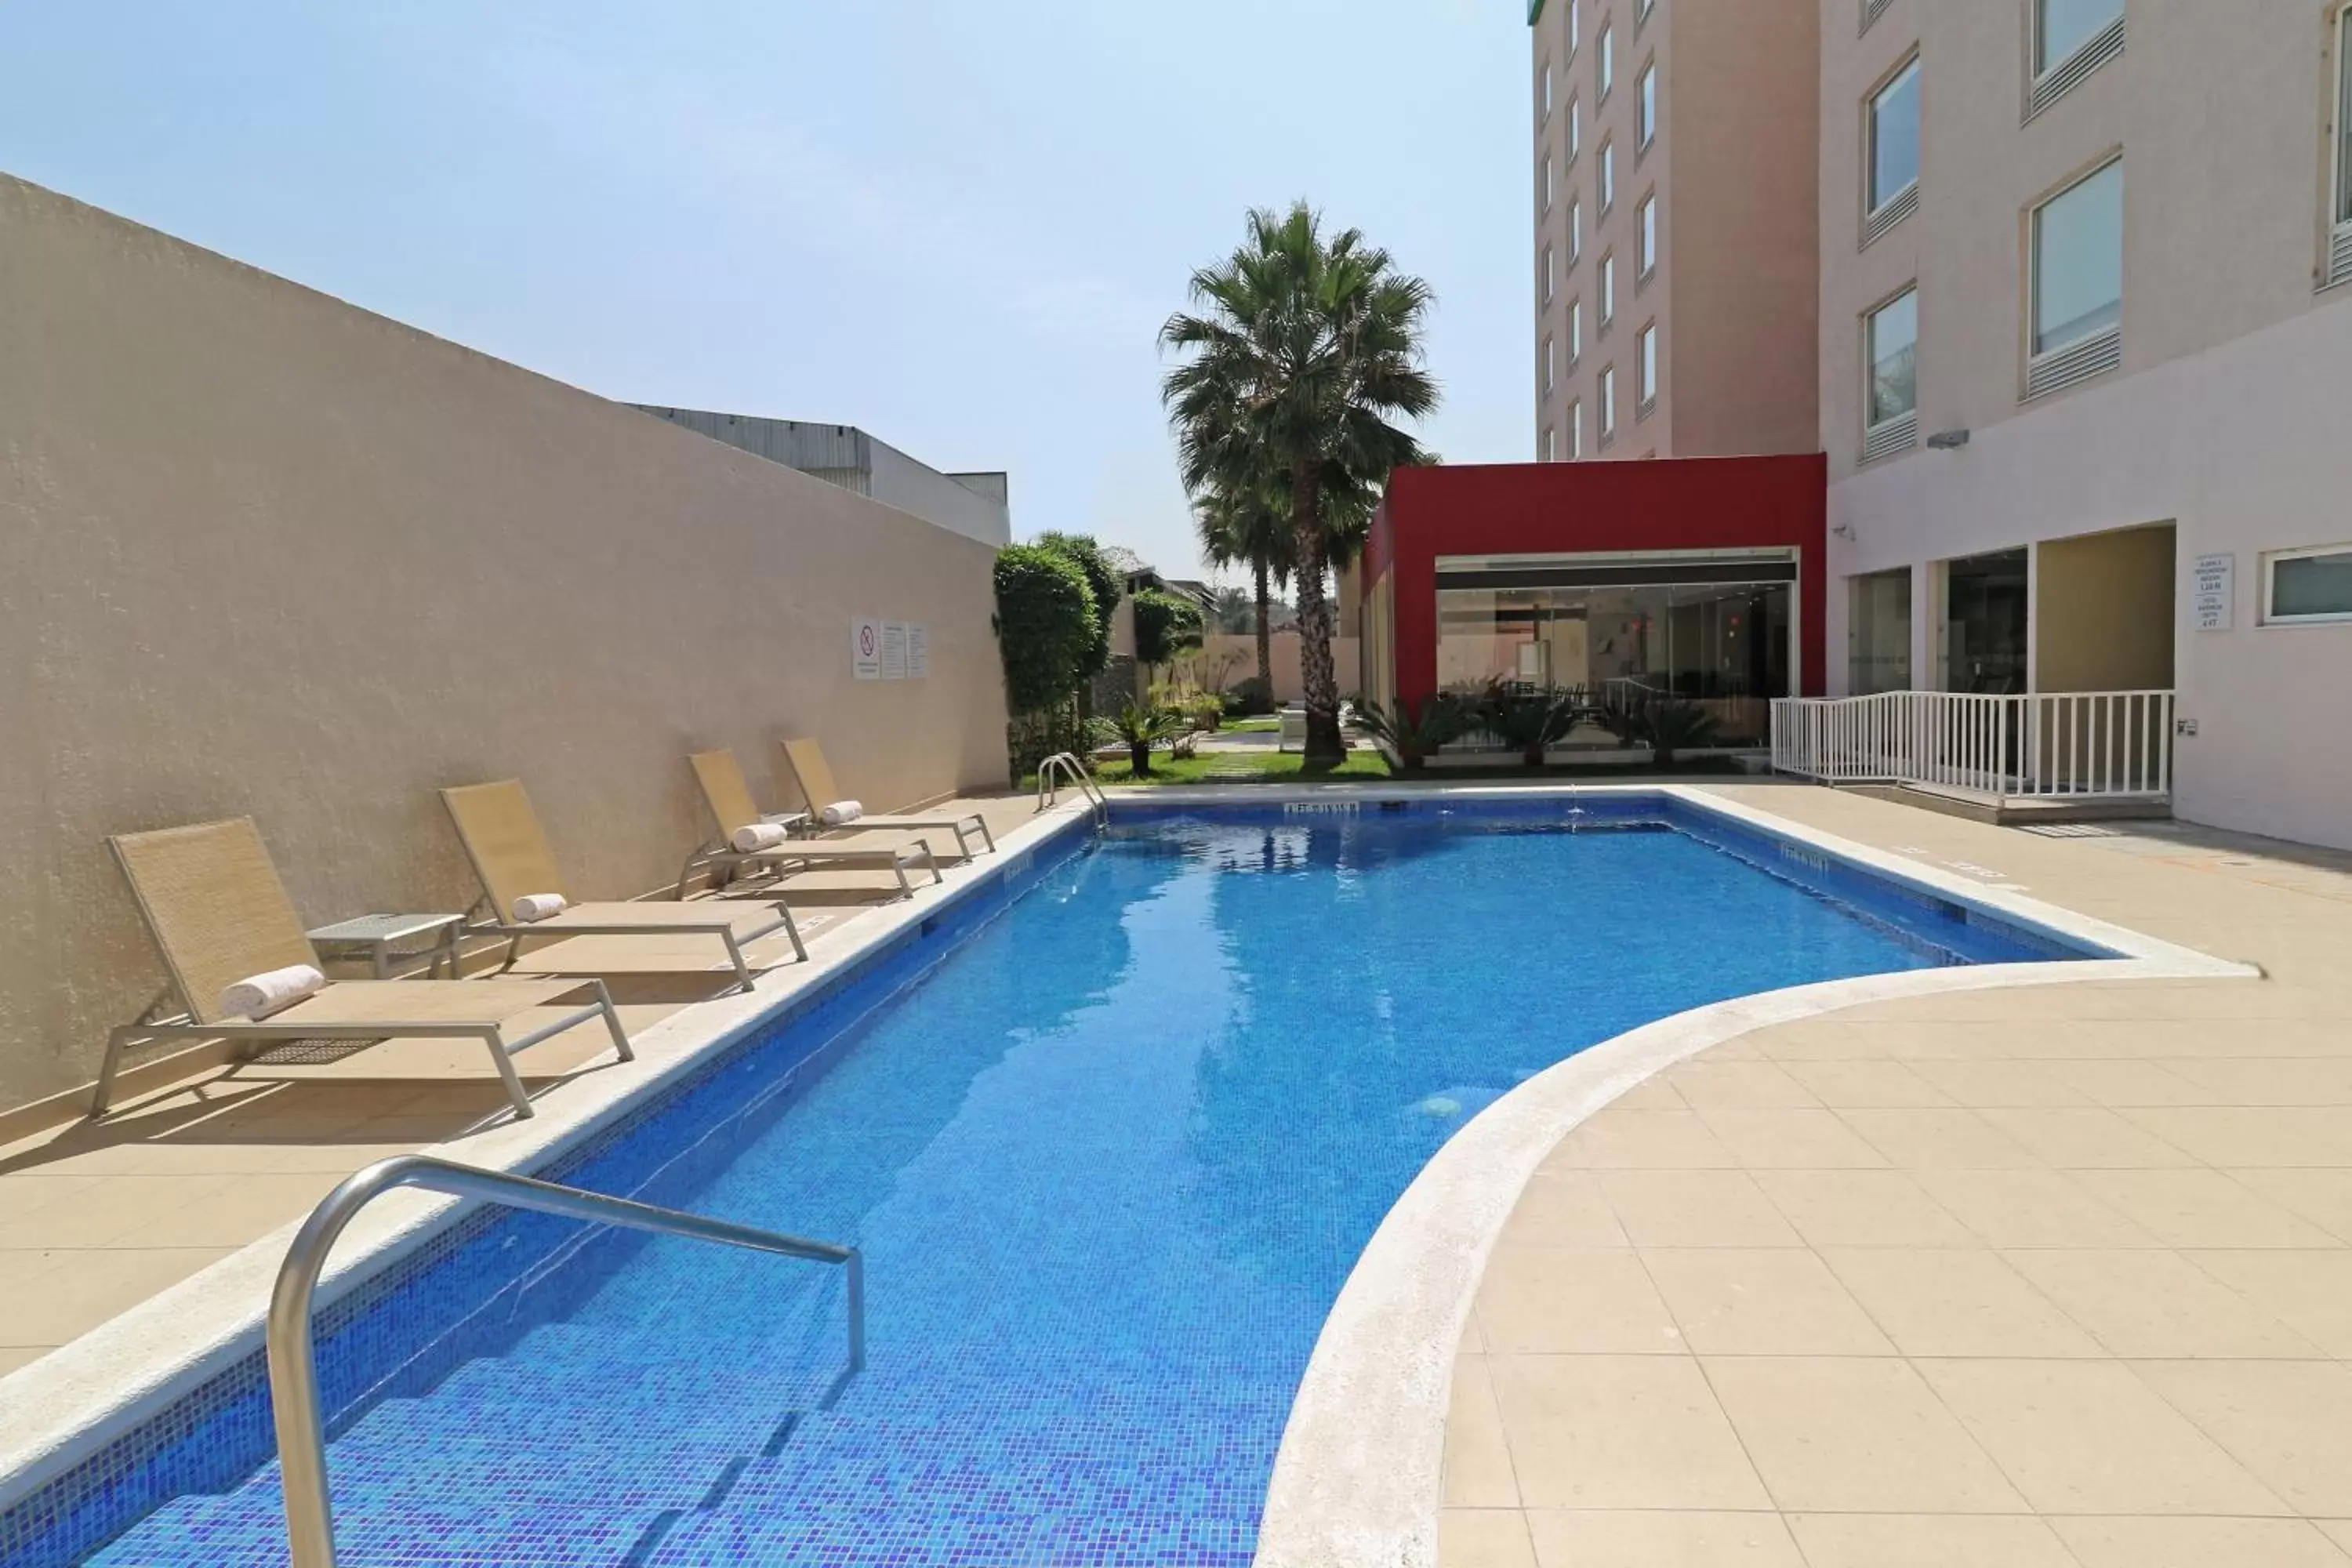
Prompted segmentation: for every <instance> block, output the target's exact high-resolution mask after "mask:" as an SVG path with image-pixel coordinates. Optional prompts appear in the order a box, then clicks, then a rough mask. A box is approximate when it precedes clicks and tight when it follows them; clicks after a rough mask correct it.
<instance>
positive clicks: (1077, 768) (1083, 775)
mask: <svg viewBox="0 0 2352 1568" xmlns="http://www.w3.org/2000/svg"><path fill="white" fill-rule="evenodd" d="M1065 778H1066V779H1068V780H1069V781H1070V783H1072V784H1075V785H1076V786H1077V791H1078V794H1080V795H1083V796H1085V797H1086V802H1087V805H1088V806H1089V807H1090V808H1092V811H1093V814H1094V819H1095V826H1097V827H1108V826H1110V797H1109V796H1108V795H1105V794H1103V792H1102V785H1100V784H1097V783H1095V777H1094V774H1092V773H1088V772H1087V764H1086V763H1085V762H1084V761H1083V760H1082V759H1081V758H1080V757H1079V756H1078V754H1077V753H1076V752H1055V753H1054V754H1053V755H1052V756H1050V757H1047V758H1046V759H1045V761H1044V762H1042V763H1038V764H1037V809H1038V810H1039V811H1043V810H1045V808H1046V807H1047V806H1049V805H1060V804H1061V799H1062V785H1061V780H1063V779H1065Z"/></svg>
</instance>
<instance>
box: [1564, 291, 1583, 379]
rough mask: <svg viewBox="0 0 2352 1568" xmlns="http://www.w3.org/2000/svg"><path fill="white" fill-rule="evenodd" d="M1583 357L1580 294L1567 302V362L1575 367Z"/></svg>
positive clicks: (1581, 299) (1581, 300) (1570, 366)
mask: <svg viewBox="0 0 2352 1568" xmlns="http://www.w3.org/2000/svg"><path fill="white" fill-rule="evenodd" d="M1583 359H1584V296H1583V295H1581V294H1580V295H1578V296H1577V297H1576V298H1575V299H1573V300H1570V301H1569V302H1568V364H1569V368H1570V370H1573V369H1575V368H1576V366H1577V365H1579V364H1580V363H1582V362H1583Z"/></svg>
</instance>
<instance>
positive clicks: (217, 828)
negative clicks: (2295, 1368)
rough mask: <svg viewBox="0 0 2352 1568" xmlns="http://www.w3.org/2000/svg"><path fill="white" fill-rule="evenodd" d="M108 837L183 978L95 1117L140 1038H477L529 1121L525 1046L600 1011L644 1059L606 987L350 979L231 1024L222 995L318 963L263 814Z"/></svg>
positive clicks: (112, 1049) (106, 1086)
mask: <svg viewBox="0 0 2352 1568" xmlns="http://www.w3.org/2000/svg"><path fill="white" fill-rule="evenodd" d="M106 842H107V846H108V847H110V848H111V849H112V850H113V851H114V858H115V863H116V864H117V865H119V866H121V868H122V875H123V878H124V879H125V880H127V881H128V882H129V883H130V884H131V897H132V898H133V899H135V900H138V904H139V914H140V917H141V918H142V920H144V921H146V922H147V931H148V934H149V935H150V936H152V937H153V938H154V939H155V946H156V949H157V951H159V952H161V953H162V954H163V971H164V973H165V974H166V975H168V976H169V977H170V984H169V985H168V986H167V987H166V989H165V990H164V992H163V995H162V996H160V997H158V998H157V999H156V1000H155V1002H154V1003H153V1005H151V1006H150V1007H149V1008H148V1009H147V1011H146V1013H145V1014H143V1015H142V1016H141V1018H140V1020H139V1022H137V1023H135V1024H125V1025H123V1026H121V1028H118V1029H116V1030H114V1031H113V1032H112V1033H111V1034H110V1035H109V1036H108V1037H107V1041H106V1061H105V1065H104V1066H103V1067H102V1068H100V1070H99V1075H98V1091H97V1093H95V1094H94V1095H92V1096H91V1097H90V1107H89V1113H90V1114H91V1115H92V1116H102V1115H104V1114H105V1113H106V1108H107V1105H108V1103H109V1101H110V1099H111V1097H112V1095H113V1092H114V1075H115V1070H116V1068H118V1067H120V1066H121V1060H122V1047H123V1046H124V1044H125V1043H126V1042H127V1041H129V1040H131V1039H132V1038H145V1039H205V1040H234V1041H247V1042H251V1043H253V1044H255V1045H257V1046H259V1045H267V1044H268V1043H269V1042H272V1041H278V1042H283V1041H287V1040H303V1039H325V1040H352V1041H373V1040H382V1039H415V1038H446V1037H467V1036H471V1037H475V1038H477V1039H479V1040H480V1041H481V1042H482V1044H483V1045H484V1046H485V1047H488V1050H489V1053H490V1060H491V1061H492V1062H493V1063H494V1064H496V1066H497V1068H498V1069H499V1081H500V1082H501V1083H503V1084H504V1085H505V1086H506V1091H507V1098H508V1099H509V1100H512V1101H513V1102H514V1109H515V1114H516V1115H518V1116H529V1115H530V1098H529V1097H528V1096H526V1095H525V1094H524V1093H523V1088H522V1079H521V1078H520V1075H518V1074H517V1073H516V1071H515V1066H514V1061H513V1058H514V1055H515V1053H517V1052H518V1051H521V1050H524V1049H526V1048H527V1047H531V1046H535V1045H537V1044H539V1043H540V1042H541V1040H545V1039H549V1038H551V1037H554V1036H556V1035H560V1034H562V1032H563V1031H564V1030H566V1029H569V1028H571V1027H572V1026H573V1025H574V1024H582V1023H585V1022H587V1021H588V1020H589V1019H591V1018H594V1017H597V1016H602V1017H603V1018H604V1026H605V1027H606V1028H607V1029H609V1030H611V1031H612V1034H613V1048H614V1050H615V1051H616V1052H618V1053H619V1055H620V1058H621V1059H622V1060H623V1061H627V1060H629V1059H631V1053H630V1050H629V1037H628V1035H627V1034H626V1033H625V1031H623V1029H622V1027H621V1019H620V1015H618V1014H617V1013H615V1012H614V1011H613V999H612V998H611V997H610V996H608V995H606V994H605V993H604V982H603V981H601V980H339V981H335V982H333V983H332V984H330V985H328V987H327V988H326V989H325V990H323V991H320V992H319V993H317V994H315V995H312V996H310V997H309V998H308V999H307V1000H304V1001H301V1002H297V1003H296V1004H294V1005H292V1006H290V1007H285V1008H281V1009H279V1010H278V1011H277V1012H275V1013H272V1014H270V1015H268V1016H267V1017H265V1018H262V1019H260V1020H258V1021H248V1020H246V1019H243V1018H231V1017H228V1016H226V1015H224V1014H223V1013H222V1011H221V1008H220V999H221V993H222V992H224V991H226V990H227V989H228V988H229V987H230V986H231V985H234V984H236V983H237V982H238V981H240V980H244V979H246V978H247V977H249V976H252V975H256V974H263V973H268V971H270V970H273V969H282V968H284V967H286V966H287V965H289V964H295V963H307V964H311V965H314V966H315V965H317V963H318V962H319V955H318V953H317V952H316V951H315V950H313V949H312V947H311V946H310V938H309V937H308V936H305V935H304V934H303V931H302V922H301V921H300V920H299V918H297V917H296V915H295V913H294V902H293V900H291V899H289V898H288V897H287V896H286V885H285V884H284V883H283V882H281V881H279V880H278V868H276V867H274V866H272V865H271V864H270V863H269V851H268V849H267V848H265V847H263V846H262V842H261V835H260V833H259V832H258V831H257V829H256V828H255V827H254V826H253V819H252V818H250V817H245V816H240V817H237V818H236V819H235V820H234V821H230V822H207V823H202V824H199V825H197V826H194V827H166V828H163V829H161V830H159V831H157V832H153V833H127V834H122V835H120V836H119V837H113V838H110V839H108V840H107V841H106ZM582 991H586V992H590V993H592V994H593V996H594V1000H593V1001H592V1002H589V1003H587V1004H586V1005H582V1006H577V1007H572V1008H570V1009H567V1010H566V1011H564V1012H562V1013H561V1014H559V1015H558V1016H555V1017H554V1018H552V1019H548V1018H537V1019H533V1018H530V1015H531V1014H532V1013H534V1012H535V1011H537V1010H540V1009H543V1008H546V1007H549V1006H551V1005H554V1004H555V1003H556V1002H557V1000H558V999H559V998H561V997H564V996H569V995H572V994H575V993H577V992H582ZM518 1021H526V1022H528V1023H529V1024H530V1025H531V1026H530V1028H529V1029H528V1030H527V1032H525V1033H523V1034H521V1035H520V1037H515V1038H509V1035H508V1031H509V1028H510V1027H511V1026H514V1025H515V1024H516V1023H517V1022H518Z"/></svg>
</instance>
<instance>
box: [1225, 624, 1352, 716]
mask: <svg viewBox="0 0 2352 1568" xmlns="http://www.w3.org/2000/svg"><path fill="white" fill-rule="evenodd" d="M1268 644H1269V646H1268V647H1267V652H1268V653H1269V654H1270V655H1271V656H1272V658H1273V661H1274V696H1275V700H1276V701H1278V702H1304V701H1305V700H1307V678H1306V676H1305V674H1304V673H1303V671H1302V668H1301V665H1300V658H1299V647H1298V634H1297V632H1295V631H1283V632H1276V633H1275V634H1274V636H1273V637H1271V638H1270V639H1268ZM1362 647H1363V644H1362V640H1361V639H1360V638H1358V637H1333V638H1332V639H1331V665H1332V668H1334V669H1335V670H1337V671H1338V672H1339V695H1340V696H1342V697H1347V696H1349V695H1351V694H1352V693H1353V692H1355V691H1356V689H1358V686H1359V683H1360V680H1361V679H1362V675H1363V652H1362ZM1184 664H1185V668H1188V669H1189V670H1191V671H1192V674H1193V679H1197V680H1199V681H1201V682H1202V684H1204V685H1205V684H1212V683H1213V684H1214V685H1216V686H1217V687H1218V688H1219V689H1226V688H1230V687H1232V686H1233V685H1234V682H1236V681H1240V680H1246V679H1249V678H1250V677H1251V676H1253V675H1255V674H1256V673H1257V638H1256V637H1228V636H1226V635H1224V634H1223V633H1221V632H1213V633H1211V634H1209V635H1208V636H1207V637H1202V639H1201V647H1200V648H1199V650H1198V651H1197V652H1194V653H1192V654H1190V655H1188V656H1186V658H1185V660H1184Z"/></svg>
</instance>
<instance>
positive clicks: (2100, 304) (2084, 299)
mask: <svg viewBox="0 0 2352 1568" xmlns="http://www.w3.org/2000/svg"><path fill="white" fill-rule="evenodd" d="M2123 313H2124V165H2123V160H2122V159H2120V158H2118V159H2116V160H2115V161H2113V162H2112V163H2107V164H2106V165H2105V167H2103V168H2101V169H2099V170H2097V171H2096V172H2095V173H2094V174H2089V175H2086V176H2085V177H2084V178H2083V179H2080V180H2077V181H2076V182H2075V183H2074V184H2072V185H2069V186H2068V187H2066V189H2064V190H2063V191H2061V192H2059V193H2058V194H2057V195H2054V196H2053V197H2051V198H2050V199H2049V200H2048V201H2046V202H2044V203H2042V205H2040V206H2038V207H2036V208H2034V209H2033V300H2032V322H2033V341H2032V349H2033V356H2034V358H2036V359H2044V358H2047V357H2048V356H2050V355H2053V354H2055V353H2059V352H2060V351H2062V350H2064V349H2068V348H2071V347H2073V346H2074V345H2076V344H2079V343H2088V342H2094V341H2096V340H2099V339H2102V338H2104V337H2109V336H2114V335H2116V333H2118V332H2119V331H2120V330H2121V325H2122V322H2123ZM2100 368H2101V369H2111V368H2113V366H2112V364H2106V365H2102V366H2100ZM2042 390H2053V389H2051V388H2042Z"/></svg>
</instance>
